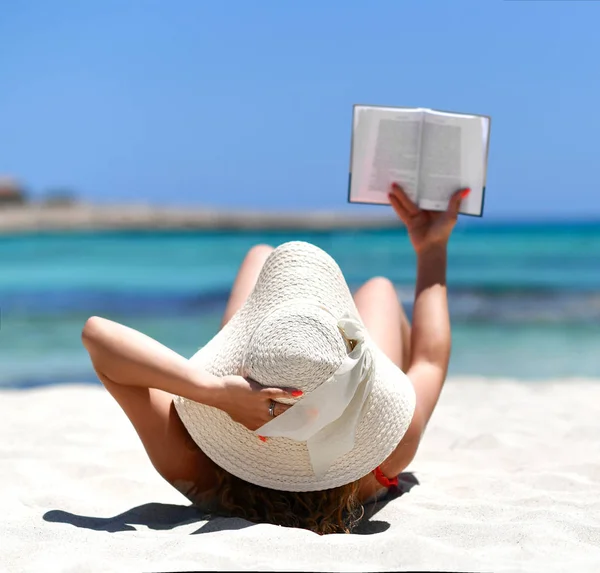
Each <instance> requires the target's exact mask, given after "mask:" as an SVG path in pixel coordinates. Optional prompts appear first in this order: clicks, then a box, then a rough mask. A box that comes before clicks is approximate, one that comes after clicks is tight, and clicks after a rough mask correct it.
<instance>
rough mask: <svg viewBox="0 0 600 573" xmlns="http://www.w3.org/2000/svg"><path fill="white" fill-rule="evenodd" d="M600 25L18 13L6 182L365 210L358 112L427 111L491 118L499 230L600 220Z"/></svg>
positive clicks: (508, 11) (6, 72)
mask: <svg viewBox="0 0 600 573" xmlns="http://www.w3.org/2000/svg"><path fill="white" fill-rule="evenodd" d="M599 23H600V2H588V1H581V2H576V1H564V2H561V1H518V0H517V1H496V0H487V1H485V2H484V1H482V0H472V1H459V0H453V1H452V2H449V1H447V0H440V1H433V0H431V1H423V2H417V1H416V0H415V1H412V2H400V1H398V0H393V1H389V2H383V1H376V0H370V1H367V0H365V1H363V2H353V1H345V2H341V0H338V1H333V0H330V1H326V2H325V1H322V0H321V1H320V2H319V1H303V2H293V1H291V0H277V1H275V0H260V1H259V2H250V1H247V0H244V1H242V0H240V1H238V2H228V1H226V0H222V1H218V2H217V1H209V0H102V1H96V0H86V1H85V2H81V1H76V0H71V1H65V0H52V1H45V0H38V1H37V2H34V1H31V0H20V1H19V2H16V1H13V2H9V3H5V4H3V8H2V17H1V18H0V38H2V47H1V48H0V71H1V73H2V89H1V90H0V130H1V133H2V137H1V138H0V173H7V174H11V175H14V176H17V177H18V178H20V179H21V180H22V181H23V182H24V183H26V184H27V185H28V187H29V188H30V189H31V190H32V192H33V193H34V194H35V193H41V192H43V191H45V190H47V189H51V188H56V187H69V188H72V189H74V190H76V191H77V192H78V193H80V194H81V195H82V196H83V197H85V198H86V199H90V200H93V201H98V202H114V201H140V200H148V201H152V202H155V203H170V204H203V205H211V206H235V207H249V208H257V209H258V208H260V209H282V208H285V209H315V208H322V209H337V208H340V209H344V208H346V209H360V208H361V207H358V206H347V205H345V200H346V185H347V173H348V157H349V144H350V119H351V111H352V105H353V104H354V103H370V104H385V105H401V106H425V107H434V108H441V109H452V110H458V111H465V112H473V113H485V114H489V115H491V116H492V118H493V123H492V141H491V149H490V158H489V161H490V162H489V172H488V173H489V176H488V194H487V198H486V218H497V217H502V218H505V217H511V218H515V217H519V218H520V217H526V218H531V217H536V218H537V217H540V218H546V217H552V218H569V217H595V218H600V193H599V190H600V186H599V184H598V180H597V177H596V173H597V170H596V168H595V166H596V162H597V155H598V151H599V148H598V144H597V141H598V133H600V107H599V106H600V60H599V57H600V34H599V33H598V31H597V30H598V24H599ZM364 209H367V210H369V209H370V210H371V211H373V210H375V212H380V211H381V208H377V207H375V208H373V207H366V208H364Z"/></svg>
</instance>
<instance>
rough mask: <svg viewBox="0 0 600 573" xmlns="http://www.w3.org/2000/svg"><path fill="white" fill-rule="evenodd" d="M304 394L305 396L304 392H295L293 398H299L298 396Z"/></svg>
mask: <svg viewBox="0 0 600 573" xmlns="http://www.w3.org/2000/svg"><path fill="white" fill-rule="evenodd" d="M302 394H304V392H302V390H294V391H293V392H292V396H293V397H294V398H298V396H302Z"/></svg>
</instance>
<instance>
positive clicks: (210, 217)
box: [0, 203, 399, 234]
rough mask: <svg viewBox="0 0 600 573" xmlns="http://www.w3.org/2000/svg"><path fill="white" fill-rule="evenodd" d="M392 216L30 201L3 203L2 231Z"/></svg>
mask: <svg viewBox="0 0 600 573" xmlns="http://www.w3.org/2000/svg"><path fill="white" fill-rule="evenodd" d="M398 226H399V222H398V220H397V219H396V218H395V217H394V216H393V215H387V216H381V215H380V216H373V215H365V214H364V213H362V214H357V215H352V214H348V213H340V212H327V211H308V212H298V213H293V212H280V213H277V212H260V211H233V210H232V211H225V210H221V211H220V210H216V209H215V210H211V209H205V208H199V207H159V206H152V205H91V204H85V203H77V204H74V205H64V206H63V205H52V206H51V205H43V204H27V205H23V206H11V207H3V208H0V234H8V233H11V234H12V233H18V232H31V231H83V230H88V231H89V230H97V231H114V230H150V231H154V230H156V231H160V230H230V231H241V230H256V231H266V230H307V231H318V230H344V229H348V230H350V229H357V230H358V229H386V228H397V227H398Z"/></svg>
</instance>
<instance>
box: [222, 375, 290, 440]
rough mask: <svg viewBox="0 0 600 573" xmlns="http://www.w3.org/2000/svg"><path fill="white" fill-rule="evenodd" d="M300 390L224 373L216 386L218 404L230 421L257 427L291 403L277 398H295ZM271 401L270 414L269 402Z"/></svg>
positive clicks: (280, 412)
mask: <svg viewBox="0 0 600 573" xmlns="http://www.w3.org/2000/svg"><path fill="white" fill-rule="evenodd" d="M301 395H302V391H301V390H295V389H294V388H275V387H265V386H262V385H260V384H259V383H258V382H254V380H249V379H247V378H243V377H242V376H224V377H222V378H221V384H220V387H219V398H218V400H217V403H218V407H219V409H220V410H223V411H224V412H225V413H227V414H229V416H230V417H231V419H232V420H233V421H234V422H238V423H239V424H242V425H243V426H246V428H248V429H249V430H252V431H254V430H257V429H258V428H260V427H261V426H264V425H265V424H266V423H267V422H269V421H270V420H272V419H273V415H274V416H275V417H276V416H279V415H281V414H283V412H285V411H286V410H287V409H288V408H291V407H292V406H291V405H288V404H282V403H281V402H278V401H277V400H281V399H286V400H289V399H290V398H298V397H299V396H301ZM272 403H274V404H275V406H274V408H273V415H271V411H270V408H271V404H272Z"/></svg>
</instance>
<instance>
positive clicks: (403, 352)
mask: <svg viewBox="0 0 600 573" xmlns="http://www.w3.org/2000/svg"><path fill="white" fill-rule="evenodd" d="M354 301H355V303H356V307H357V308H358V312H359V313H360V316H361V318H362V320H363V322H364V323H365V326H366V327H367V330H368V331H369V334H370V335H371V337H372V338H373V340H374V341H375V343H376V344H377V346H379V348H380V349H381V350H383V352H385V354H386V355H387V356H388V358H389V359H390V360H391V361H392V362H393V363H394V364H396V366H398V367H399V368H400V369H402V370H406V369H407V368H408V363H409V360H410V324H409V322H408V319H407V318H406V314H405V313H404V310H403V308H402V305H401V304H400V301H399V300H398V294H397V293H396V289H395V288H394V285H393V284H392V283H391V282H390V281H389V280H388V279H386V278H383V277H375V278H372V279H371V280H369V281H367V282H366V283H365V284H364V285H363V286H361V287H360V288H359V289H358V290H357V291H356V293H355V295H354Z"/></svg>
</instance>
